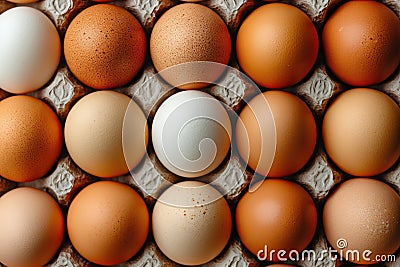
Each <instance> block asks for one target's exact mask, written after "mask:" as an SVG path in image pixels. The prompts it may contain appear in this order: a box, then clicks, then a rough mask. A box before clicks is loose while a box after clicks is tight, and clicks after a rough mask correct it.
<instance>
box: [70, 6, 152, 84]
mask: <svg viewBox="0 0 400 267" xmlns="http://www.w3.org/2000/svg"><path fill="white" fill-rule="evenodd" d="M64 55H65V60H66V62H67V65H68V67H69V68H70V70H71V72H72V73H73V74H74V76H75V77H76V78H78V80H80V81H81V82H82V83H83V84H85V85H87V86H89V87H92V88H94V89H111V88H116V87H121V86H123V85H125V84H127V83H129V82H130V81H131V80H132V79H133V78H134V77H135V76H136V75H137V74H138V73H139V71H140V70H141V69H142V67H143V64H144V60H145V58H146V36H145V34H144V31H143V28H142V26H141V25H140V23H139V21H138V20H137V19H136V18H135V17H134V16H133V15H132V14H131V13H129V12H128V11H127V10H126V9H124V8H122V7H118V6H115V5H111V4H98V5H94V6H91V7H89V8H86V9H84V10H83V11H82V12H81V13H79V14H78V15H77V16H76V17H75V18H74V19H73V20H72V22H71V23H70V25H69V26H68V29H67V32H66V34H65V40H64Z"/></svg>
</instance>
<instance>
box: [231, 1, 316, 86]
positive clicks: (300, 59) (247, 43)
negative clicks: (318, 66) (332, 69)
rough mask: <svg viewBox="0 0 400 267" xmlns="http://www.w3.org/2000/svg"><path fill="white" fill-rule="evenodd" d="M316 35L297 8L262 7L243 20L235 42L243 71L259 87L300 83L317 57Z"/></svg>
mask: <svg viewBox="0 0 400 267" xmlns="http://www.w3.org/2000/svg"><path fill="white" fill-rule="evenodd" d="M318 46H319V41H318V34H317V31H316V29H315V27H314V25H313V23H312V21H311V20H310V18H309V17H308V16H307V15H306V14H305V13H304V12H303V11H301V10H300V9H298V8H296V7H294V6H292V5H289V4H283V3H272V4H267V5H263V6H261V7H259V8H257V9H256V10H254V11H253V12H252V13H250V15H249V16H248V17H247V18H246V19H245V20H244V21H243V23H242V25H241V26H240V28H239V31H238V34H237V39H236V54H237V59H238V62H239V65H240V67H241V68H242V70H243V71H244V72H245V73H246V74H247V75H248V76H249V77H250V78H251V79H253V80H254V81H255V82H256V83H257V84H258V85H261V86H263V87H268V88H284V87H289V86H292V85H294V84H296V83H298V82H300V81H301V80H302V79H303V78H304V77H305V76H306V75H307V74H308V73H309V72H310V70H311V68H312V67H313V66H314V64H315V62H316V60H317V56H318Z"/></svg>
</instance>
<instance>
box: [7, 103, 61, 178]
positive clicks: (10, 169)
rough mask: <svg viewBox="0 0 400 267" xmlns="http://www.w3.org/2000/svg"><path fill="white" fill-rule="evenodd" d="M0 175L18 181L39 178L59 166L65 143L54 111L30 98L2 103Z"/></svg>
mask: <svg viewBox="0 0 400 267" xmlns="http://www.w3.org/2000/svg"><path fill="white" fill-rule="evenodd" d="M0 133H1V134H0V175H1V176H3V177H4V178H7V179H9V180H12V181H15V182H26V181H32V180H35V179H38V178H40V177H42V176H44V175H45V174H47V173H48V172H49V171H50V169H51V168H52V167H53V166H54V164H55V163H56V161H57V159H58V156H59V155H60V152H61V146H62V143H63V137H62V129H61V124H60V121H59V119H58V118H57V115H56V114H55V113H54V111H53V110H52V109H51V108H50V107H49V106H48V105H47V104H45V103H44V102H42V101H41V100H39V99H36V98H33V97H30V96H12V97H9V98H6V99H5V100H3V101H1V102H0Z"/></svg>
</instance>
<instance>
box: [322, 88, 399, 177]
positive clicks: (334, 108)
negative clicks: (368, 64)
mask: <svg viewBox="0 0 400 267" xmlns="http://www.w3.org/2000/svg"><path fill="white" fill-rule="evenodd" d="M322 137H323V141H324V146H325V150H326V152H327V153H328V155H329V157H330V158H331V159H332V160H333V162H334V163H335V164H336V165H337V166H338V167H339V168H340V169H342V170H343V171H345V172H347V173H349V174H351V175H354V176H374V175H378V174H380V173H382V172H384V171H386V170H387V169H388V168H390V166H392V165H393V164H394V163H395V162H396V161H397V160H398V159H399V156H400V108H399V106H398V104H397V103H396V102H395V101H394V100H393V99H391V98H390V97H389V96H388V95H386V94H385V93H383V92H380V91H378V90H374V89H368V88H356V89H351V90H347V91H345V92H344V93H342V94H340V95H339V96H338V97H337V98H336V99H335V100H334V101H333V102H332V104H331V105H330V106H328V109H327V111H326V114H325V117H324V120H323V124H322Z"/></svg>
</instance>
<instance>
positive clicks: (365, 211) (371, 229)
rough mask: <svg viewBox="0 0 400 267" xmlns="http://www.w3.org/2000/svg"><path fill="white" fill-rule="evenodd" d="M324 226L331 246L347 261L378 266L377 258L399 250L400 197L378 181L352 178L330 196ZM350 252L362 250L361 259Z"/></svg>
mask: <svg viewBox="0 0 400 267" xmlns="http://www.w3.org/2000/svg"><path fill="white" fill-rule="evenodd" d="M323 225H324V231H325V235H326V238H327V240H328V241H329V243H330V244H331V246H332V247H333V248H334V249H335V250H337V251H338V252H339V253H342V255H344V257H346V255H348V256H347V260H349V261H352V262H354V263H358V264H375V263H376V261H375V260H377V259H378V258H376V256H377V255H391V254H394V253H395V252H396V251H397V250H398V249H399V246H400V196H399V194H398V193H397V192H396V191H395V190H394V189H393V188H391V187H390V186H389V185H387V184H385V183H384V182H382V181H379V180H377V179H368V178H353V179H349V180H347V181H345V182H343V183H341V184H340V185H339V186H338V187H337V188H336V189H335V190H334V191H333V192H332V193H331V194H330V195H329V196H328V199H327V201H326V203H325V206H324V209H323ZM349 251H358V253H359V254H358V256H359V258H357V254H355V256H354V258H353V256H351V255H350V254H347V253H348V252H349ZM365 251H366V252H365ZM368 251H370V252H368Z"/></svg>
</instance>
